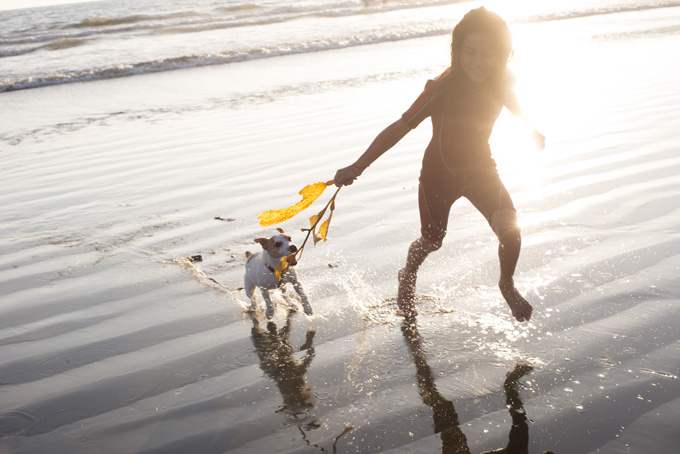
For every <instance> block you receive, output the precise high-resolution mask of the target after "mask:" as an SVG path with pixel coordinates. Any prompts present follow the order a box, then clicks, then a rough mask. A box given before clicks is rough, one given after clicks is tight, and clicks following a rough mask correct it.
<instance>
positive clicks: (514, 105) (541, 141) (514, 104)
mask: <svg viewBox="0 0 680 454" xmlns="http://www.w3.org/2000/svg"><path fill="white" fill-rule="evenodd" d="M505 107H507V108H508V110H509V111H510V112H511V113H512V114H513V115H514V116H515V117H517V118H519V119H520V120H522V121H523V122H524V123H525V124H526V125H527V126H528V127H529V128H530V129H531V136H532V138H533V139H534V142H535V143H536V146H537V147H538V149H539V150H542V149H544V148H545V136H544V135H543V134H541V133H540V132H538V131H537V130H536V129H535V128H534V127H533V126H532V124H531V122H530V121H529V119H528V118H527V116H526V115H525V114H524V111H523V110H522V106H521V104H520V103H519V99H517V95H516V94H515V92H514V90H510V91H508V92H506V93H505Z"/></svg>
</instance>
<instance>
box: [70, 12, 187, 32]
mask: <svg viewBox="0 0 680 454" xmlns="http://www.w3.org/2000/svg"><path fill="white" fill-rule="evenodd" d="M198 15H199V14H198V13H195V12H193V11H186V12H181V13H173V14H163V15H157V16H154V15H147V14H136V15H133V16H126V17H95V18H91V19H84V20H82V21H80V22H78V23H75V24H67V25H64V26H63V27H62V28H93V27H111V26H116V25H127V24H137V23H140V22H154V21H163V20H167V19H176V18H184V17H194V16H198Z"/></svg>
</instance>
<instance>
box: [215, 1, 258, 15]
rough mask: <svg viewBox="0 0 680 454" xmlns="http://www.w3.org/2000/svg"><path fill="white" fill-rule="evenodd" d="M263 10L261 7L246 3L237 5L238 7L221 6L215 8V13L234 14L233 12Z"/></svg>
mask: <svg viewBox="0 0 680 454" xmlns="http://www.w3.org/2000/svg"><path fill="white" fill-rule="evenodd" d="M258 9H262V7H261V6H258V5H255V4H252V3H246V4H243V5H236V6H221V7H219V8H215V11H221V12H224V13H233V12H238V11H253V10H258Z"/></svg>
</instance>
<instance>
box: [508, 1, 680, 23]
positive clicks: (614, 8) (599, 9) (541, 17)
mask: <svg viewBox="0 0 680 454" xmlns="http://www.w3.org/2000/svg"><path fill="white" fill-rule="evenodd" d="M678 6H680V1H677V0H673V1H655V2H651V3H643V4H641V3H631V4H619V5H601V6H595V7H586V8H585V9H580V10H563V11H551V12H547V13H543V14H534V15H530V16H528V17H525V18H518V19H517V20H516V21H517V22H549V21H554V20H564V19H579V18H583V17H591V16H603V15H607V14H617V13H629V12H637V11H647V10H653V9H660V8H674V7H678Z"/></svg>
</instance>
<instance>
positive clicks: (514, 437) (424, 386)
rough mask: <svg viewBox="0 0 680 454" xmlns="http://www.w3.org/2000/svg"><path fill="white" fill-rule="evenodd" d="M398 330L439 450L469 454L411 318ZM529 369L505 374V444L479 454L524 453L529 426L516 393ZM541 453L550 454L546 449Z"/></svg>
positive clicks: (522, 366) (520, 365) (523, 365)
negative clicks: (439, 443) (430, 415)
mask: <svg viewBox="0 0 680 454" xmlns="http://www.w3.org/2000/svg"><path fill="white" fill-rule="evenodd" d="M401 330H402V333H403V334H404V340H405V341H406V345H407V346H408V349H409V351H410V353H411V356H412V358H413V362H414V363H415V366H416V376H417V379H418V392H419V394H420V397H421V398H422V400H423V403H425V405H427V406H429V407H430V408H432V411H433V413H434V431H435V433H437V434H439V435H440V437H441V440H442V453H443V454H470V452H471V451H470V448H469V447H468V442H467V438H466V437H465V434H464V433H463V431H462V430H461V428H460V422H459V420H458V413H456V409H455V407H454V405H453V402H452V401H450V400H448V399H446V398H445V397H444V396H442V395H441V393H440V392H439V390H438V389H437V385H436V383H435V379H434V374H433V373H432V369H430V366H429V365H428V364H427V361H426V357H427V354H426V352H425V350H424V349H423V340H422V337H421V336H420V333H419V332H418V326H417V325H416V323H415V321H413V320H405V321H404V323H403V324H402V327H401ZM532 369H533V367H532V366H531V365H530V364H527V363H518V364H517V365H516V366H515V368H514V370H512V371H511V372H509V373H508V374H507V377H506V379H505V382H504V383H503V388H504V389H505V403H506V405H507V406H508V409H509V411H510V416H511V417H512V426H511V428H510V434H509V436H508V438H509V440H508V444H507V446H506V447H505V448H501V449H497V450H494V451H486V452H484V453H482V454H492V453H496V454H501V453H503V454H528V452H529V426H528V424H527V416H526V413H525V412H524V408H523V404H522V400H521V399H520V396H519V390H518V381H519V380H520V379H521V378H522V377H524V376H525V375H526V374H528V373H529V372H531V371H532ZM544 454H552V453H551V452H549V451H547V452H546V453H544Z"/></svg>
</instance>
